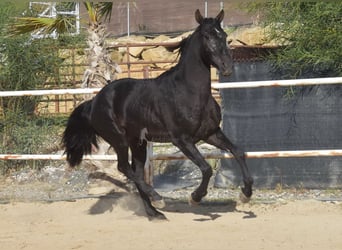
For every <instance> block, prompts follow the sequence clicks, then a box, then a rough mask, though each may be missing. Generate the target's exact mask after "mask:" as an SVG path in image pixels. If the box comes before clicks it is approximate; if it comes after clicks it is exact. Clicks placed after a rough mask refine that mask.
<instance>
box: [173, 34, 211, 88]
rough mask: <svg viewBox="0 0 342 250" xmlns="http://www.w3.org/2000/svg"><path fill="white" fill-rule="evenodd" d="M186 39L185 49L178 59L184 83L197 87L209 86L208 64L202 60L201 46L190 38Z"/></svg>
mask: <svg viewBox="0 0 342 250" xmlns="http://www.w3.org/2000/svg"><path fill="white" fill-rule="evenodd" d="M192 39H193V40H192V41H188V42H189V43H190V44H188V45H187V48H186V49H187V51H186V53H185V54H183V55H182V58H181V59H180V61H179V69H180V71H179V72H178V73H180V74H181V75H183V77H184V81H185V84H187V85H188V86H190V87H194V88H197V89H199V88H200V87H204V88H210V65H209V64H206V63H205V62H204V61H203V56H202V55H201V53H202V51H201V47H200V45H199V44H198V43H196V42H195V41H194V40H195V38H192Z"/></svg>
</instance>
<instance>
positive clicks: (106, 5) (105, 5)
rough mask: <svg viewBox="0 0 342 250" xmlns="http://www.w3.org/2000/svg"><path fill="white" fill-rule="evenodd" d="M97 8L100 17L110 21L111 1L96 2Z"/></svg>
mask: <svg viewBox="0 0 342 250" xmlns="http://www.w3.org/2000/svg"><path fill="white" fill-rule="evenodd" d="M98 10H99V14H100V16H101V18H102V17H103V18H104V20H105V21H106V20H108V21H110V19H111V17H112V10H113V2H100V3H98Z"/></svg>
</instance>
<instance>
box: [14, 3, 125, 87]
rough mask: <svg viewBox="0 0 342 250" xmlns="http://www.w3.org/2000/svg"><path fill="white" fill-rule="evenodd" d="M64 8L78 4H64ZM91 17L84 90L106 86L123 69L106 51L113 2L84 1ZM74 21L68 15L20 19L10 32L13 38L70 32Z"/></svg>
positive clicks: (17, 19)
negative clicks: (16, 36)
mask: <svg viewBox="0 0 342 250" xmlns="http://www.w3.org/2000/svg"><path fill="white" fill-rule="evenodd" d="M64 4H65V5H67V4H69V5H72V4H75V3H64ZM83 4H84V6H85V8H86V10H87V13H88V17H89V25H88V39H87V43H88V46H89V48H88V57H89V68H88V69H86V70H85V72H84V76H83V82H82V87H103V86H104V85H106V84H107V83H108V82H109V81H111V80H114V79H115V78H116V73H120V71H121V70H120V67H119V66H118V64H117V63H116V62H113V61H112V60H111V57H110V55H109V53H108V51H107V49H106V43H105V38H106V36H107V33H106V26H105V25H104V24H103V22H104V21H110V18H111V13H112V9H113V3H112V2H96V3H94V2H89V1H86V2H83ZM73 25H74V24H73V22H72V20H70V17H68V16H62V15H57V16H56V17H55V18H49V17H18V18H16V22H15V24H14V25H12V26H11V27H10V29H9V32H10V35H18V34H24V33H31V32H33V31H37V30H40V32H42V33H44V34H51V33H52V32H56V33H57V34H62V33H67V32H68V31H69V30H71V29H72V27H73Z"/></svg>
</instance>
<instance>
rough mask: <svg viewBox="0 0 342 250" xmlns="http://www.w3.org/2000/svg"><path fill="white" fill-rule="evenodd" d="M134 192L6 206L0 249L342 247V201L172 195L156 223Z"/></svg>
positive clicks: (1, 209)
mask: <svg viewBox="0 0 342 250" xmlns="http://www.w3.org/2000/svg"><path fill="white" fill-rule="evenodd" d="M142 211H143V209H142V205H141V203H140V202H139V200H138V199H136V197H135V196H134V195H132V194H124V195H122V196H121V197H119V198H104V199H84V200H77V201H74V202H54V203H20V202H19V203H9V204H2V205H0V249H4V250H5V249H6V250H10V249H16V250H17V249H35V250H38V249H49V250H51V249H59V250H61V249H63V250H64V249H118V250H119V249H139V250H144V249H146V250H153V249H177V250H178V249H179V250H183V249H196V250H199V249H216V250H217V249H235V250H236V249H271V250H273V249H286V250H289V249H291V250H295V249H310V250H315V249H317V250H322V249H329V250H334V249H336V250H341V249H342V204H341V203H339V204H336V203H335V204H333V203H324V202H320V201H313V200H309V201H308V200H306V201H292V202H287V203H286V204H249V205H241V204H236V203H235V202H233V201H231V200H230V201H229V200H228V201H226V202H220V203H217V202H216V203H215V202H209V201H208V202H205V203H204V204H201V205H200V206H198V207H189V206H188V205H187V204H186V203H185V202H179V201H172V200H169V201H167V207H166V208H165V210H164V211H165V214H166V216H167V217H168V221H163V222H150V221H148V220H147V218H146V217H145V216H144V213H143V212H142Z"/></svg>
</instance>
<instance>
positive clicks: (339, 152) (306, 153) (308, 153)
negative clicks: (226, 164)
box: [0, 77, 342, 160]
mask: <svg viewBox="0 0 342 250" xmlns="http://www.w3.org/2000/svg"><path fill="white" fill-rule="evenodd" d="M341 83H342V77H330V78H311V79H296V80H274V81H273V80H271V81H249V82H225V83H224V82H223V83H213V84H212V87H213V88H217V89H221V88H256V87H279V86H304V85H317V84H341ZM99 91H100V88H81V89H55V90H24V91H0V97H11V96H39V95H64V94H72V95H76V94H96V93H98V92H99ZM314 156H342V149H331V150H300V151H298V150H296V151H264V152H246V157H247V158H274V157H314ZM204 157H205V158H221V159H222V158H231V157H232V155H231V154H230V153H209V154H204ZM65 159H66V156H65V155H58V154H0V160H65ZM84 159H93V160H116V156H115V155H92V156H86V157H85V158H84ZM149 159H150V160H172V159H185V156H184V155H183V154H172V155H171V154H156V155H154V154H150V156H149Z"/></svg>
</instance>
